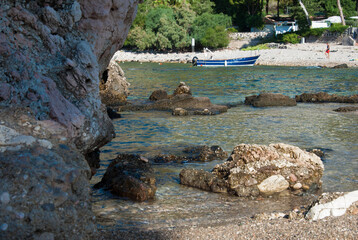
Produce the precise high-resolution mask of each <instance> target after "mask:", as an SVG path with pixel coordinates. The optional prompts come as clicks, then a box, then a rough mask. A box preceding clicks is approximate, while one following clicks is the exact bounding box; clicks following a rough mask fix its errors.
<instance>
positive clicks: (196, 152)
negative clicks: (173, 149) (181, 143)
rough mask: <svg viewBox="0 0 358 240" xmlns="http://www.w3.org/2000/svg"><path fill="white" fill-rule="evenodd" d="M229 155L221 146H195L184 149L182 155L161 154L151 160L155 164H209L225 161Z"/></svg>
mask: <svg viewBox="0 0 358 240" xmlns="http://www.w3.org/2000/svg"><path fill="white" fill-rule="evenodd" d="M226 158H227V153H226V152H225V151H224V150H223V149H222V148H221V147H219V146H211V147H209V146H207V145H202V146H193V147H186V148H185V149H183V152H182V154H178V155H173V154H168V155H165V154H161V155H157V156H155V157H153V158H151V160H152V161H154V162H191V161H199V162H208V161H213V160H224V159H226Z"/></svg>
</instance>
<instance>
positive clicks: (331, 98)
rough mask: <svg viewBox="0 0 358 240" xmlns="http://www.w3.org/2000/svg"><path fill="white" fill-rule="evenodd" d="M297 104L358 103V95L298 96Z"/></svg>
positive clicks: (317, 94) (325, 94) (322, 94)
mask: <svg viewBox="0 0 358 240" xmlns="http://www.w3.org/2000/svg"><path fill="white" fill-rule="evenodd" d="M296 101H297V102H309V103H324V102H337V103H358V94H356V95H352V96H339V95H336V94H328V93H325V92H319V93H303V94H301V95H297V96H296Z"/></svg>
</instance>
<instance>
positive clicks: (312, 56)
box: [113, 43, 358, 67]
mask: <svg viewBox="0 0 358 240" xmlns="http://www.w3.org/2000/svg"><path fill="white" fill-rule="evenodd" d="M330 45H331V53H330V58H329V59H328V58H326V56H325V54H324V51H325V48H326V44H324V43H304V44H288V45H284V46H285V47H287V48H286V49H279V48H275V49H268V50H259V51H241V50H239V49H223V50H218V51H213V56H214V59H229V58H236V57H246V56H252V55H256V54H260V58H259V59H258V61H257V62H256V65H265V66H317V67H318V66H321V67H334V66H337V65H341V64H347V65H348V67H358V47H355V46H342V45H336V44H330ZM194 56H196V57H198V58H199V59H205V58H208V57H209V56H210V55H209V54H207V56H206V57H205V54H204V53H203V52H195V53H192V52H186V53H149V52H143V53H138V52H133V51H128V50H120V51H118V52H116V53H115V55H114V56H113V60H116V61H120V62H155V63H191V61H192V59H193V57H194Z"/></svg>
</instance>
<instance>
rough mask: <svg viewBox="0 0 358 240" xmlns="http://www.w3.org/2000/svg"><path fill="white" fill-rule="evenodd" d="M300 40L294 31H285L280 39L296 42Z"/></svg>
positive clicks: (286, 41)
mask: <svg viewBox="0 0 358 240" xmlns="http://www.w3.org/2000/svg"><path fill="white" fill-rule="evenodd" d="M300 40H301V38H300V36H298V35H297V34H296V33H286V34H283V36H282V41H283V42H284V43H292V44H297V43H299V42H300Z"/></svg>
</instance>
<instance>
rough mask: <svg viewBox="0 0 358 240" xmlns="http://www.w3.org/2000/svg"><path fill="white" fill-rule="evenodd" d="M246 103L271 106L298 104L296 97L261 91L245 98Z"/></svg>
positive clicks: (256, 105) (255, 105)
mask: <svg viewBox="0 0 358 240" xmlns="http://www.w3.org/2000/svg"><path fill="white" fill-rule="evenodd" d="M245 104H246V105H252V106H254V107H271V106H296V105H297V103H296V101H295V99H292V98H290V97H288V96H285V95H282V94H279V93H261V94H260V95H258V96H257V95H253V96H249V97H246V98H245Z"/></svg>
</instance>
